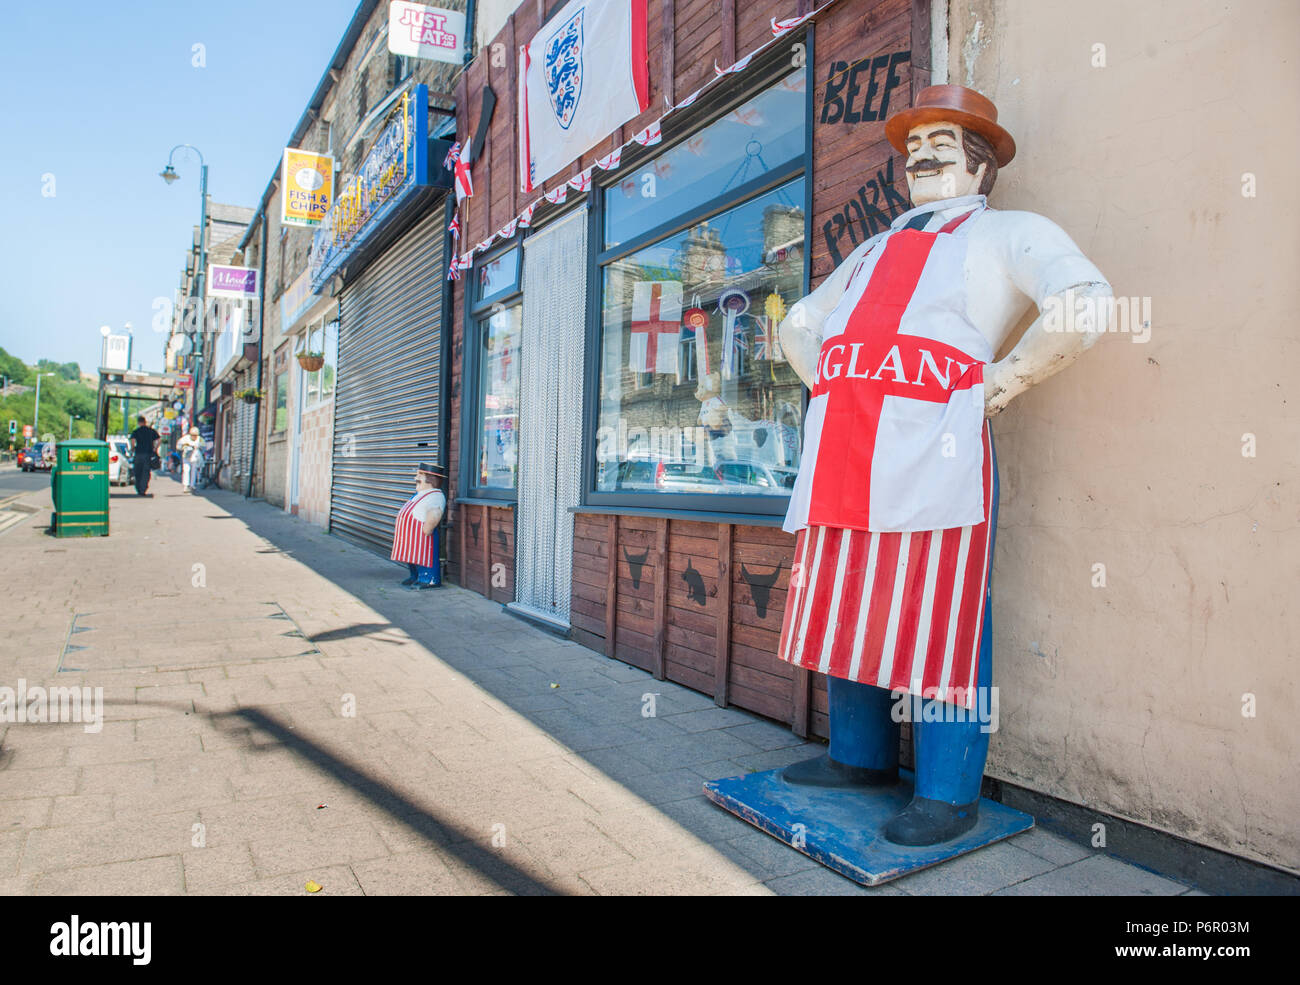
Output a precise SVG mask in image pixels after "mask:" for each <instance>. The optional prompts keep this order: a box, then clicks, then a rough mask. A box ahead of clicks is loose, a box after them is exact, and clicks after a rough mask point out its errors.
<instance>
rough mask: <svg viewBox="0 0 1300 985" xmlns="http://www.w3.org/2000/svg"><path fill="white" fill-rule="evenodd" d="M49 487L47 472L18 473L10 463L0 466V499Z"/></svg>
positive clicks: (48, 474)
mask: <svg viewBox="0 0 1300 985" xmlns="http://www.w3.org/2000/svg"><path fill="white" fill-rule="evenodd" d="M49 486H50V473H48V472H19V471H18V469H16V468H14V466H13V465H12V464H10V463H5V464H4V465H3V466H0V499H8V498H9V497H10V496H14V495H18V494H20V493H31V492H39V491H40V490H42V489H48V488H49Z"/></svg>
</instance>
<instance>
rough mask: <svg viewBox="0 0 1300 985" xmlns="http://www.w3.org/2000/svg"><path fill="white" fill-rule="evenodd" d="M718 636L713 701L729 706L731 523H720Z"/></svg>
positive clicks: (714, 666)
mask: <svg viewBox="0 0 1300 985" xmlns="http://www.w3.org/2000/svg"><path fill="white" fill-rule="evenodd" d="M718 589H719V590H718V638H717V644H716V649H715V650H714V663H713V681H714V683H713V702H714V704H716V705H718V706H719V707H721V708H725V707H727V679H728V673H727V665H728V663H730V661H731V524H729V523H720V524H718Z"/></svg>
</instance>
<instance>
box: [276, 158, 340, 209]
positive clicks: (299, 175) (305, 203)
mask: <svg viewBox="0 0 1300 985" xmlns="http://www.w3.org/2000/svg"><path fill="white" fill-rule="evenodd" d="M280 188H281V189H282V190H283V195H282V196H281V200H282V202H283V210H282V211H281V213H280V224H281V225H285V226H313V227H314V226H319V225H320V224H321V223H322V222H323V221H324V220H325V215H326V213H327V212H328V211H329V207H330V198H331V196H332V195H333V192H334V158H333V157H331V156H330V155H329V154H317V153H314V152H313V151H306V150H296V149H294V148H292V147H286V148H285V149H284V164H283V165H282V167H281V169H280Z"/></svg>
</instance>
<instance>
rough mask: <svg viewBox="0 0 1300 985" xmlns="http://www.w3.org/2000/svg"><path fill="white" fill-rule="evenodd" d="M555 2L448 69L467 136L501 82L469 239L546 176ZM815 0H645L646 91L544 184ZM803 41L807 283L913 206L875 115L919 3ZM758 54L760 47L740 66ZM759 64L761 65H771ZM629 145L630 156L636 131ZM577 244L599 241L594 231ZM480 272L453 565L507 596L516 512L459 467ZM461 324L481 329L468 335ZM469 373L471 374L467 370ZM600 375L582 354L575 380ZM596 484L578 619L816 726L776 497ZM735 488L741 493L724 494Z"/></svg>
mask: <svg viewBox="0 0 1300 985" xmlns="http://www.w3.org/2000/svg"><path fill="white" fill-rule="evenodd" d="M562 6H563V0H553V2H551V3H549V4H548V3H545V0H525V2H524V3H522V4H521V5H520V6H519V7H518V8H517V9H516V10H515V12H514V14H513V15H512V16H511V17H510V19H509V20H508V22H507V23H506V26H505V28H504V29H503V30H502V31H501V33H500V34H499V35H498V36H497V37H496V38H495V39H494V41H493V42H490V43H489V44H487V45H486V46H485V47H484V48H483V50H481V51H480V52H479V54H478V56H477V58H476V59H475V60H474V61H473V63H472V64H471V65H470V66H468V68H467V70H466V71H465V73H464V74H463V75H462V77H461V79H460V82H459V84H458V86H457V90H456V105H457V107H458V108H459V109H458V120H457V130H458V133H459V134H460V137H461V139H462V140H465V139H468V138H469V137H471V136H472V135H473V134H474V133H475V132H476V130H477V128H478V126H479V117H480V113H481V112H482V108H483V106H484V101H483V98H482V93H483V90H484V87H485V86H486V87H490V88H491V89H492V91H493V93H494V94H495V96H496V99H497V103H496V106H495V110H494V111H493V115H492V117H491V121H490V126H489V128H488V131H487V139H486V142H485V144H484V147H483V151H482V156H481V157H480V158H479V159H478V160H476V161H475V162H474V165H473V181H474V192H475V194H474V196H473V197H472V198H470V199H468V200H467V201H466V202H464V203H463V204H462V206H461V212H460V218H461V223H462V236H461V243H462V247H461V248H462V249H465V248H467V246H466V245H467V244H474V243H477V242H481V241H483V240H485V239H487V238H488V237H489V236H491V235H492V234H493V233H494V232H495V231H496V230H498V229H500V228H501V227H503V226H504V225H506V224H507V223H508V222H509V221H510V220H511V219H513V218H514V217H515V216H516V215H517V214H518V213H519V212H520V211H521V210H522V209H523V208H524V206H526V205H527V204H528V203H529V202H530V201H532V199H533V197H534V196H535V195H540V192H535V193H533V195H529V196H525V194H524V193H523V192H522V191H520V189H519V177H518V143H517V142H518V133H517V122H516V121H517V113H516V105H515V103H516V94H517V91H518V87H517V77H516V75H517V71H518V61H517V52H518V48H519V45H520V44H522V43H524V42H526V41H528V40H529V39H531V38H532V37H533V35H534V33H535V32H536V31H537V30H538V29H539V28H540V27H541V25H542V24H543V23H544V22H545V19H546V16H547V15H549V14H552V13H554V12H556V11H557V10H558V9H559V8H560V7H562ZM815 6H816V4H815V3H813V2H809V0H781V2H771V0H757V2H742V3H737V2H735V0H722V2H718V0H675V2H674V0H648V28H649V30H648V35H649V67H650V82H651V102H650V108H649V110H647V111H646V112H645V113H643V114H642V115H641V116H638V117H636V118H634V119H633V120H630V121H629V122H628V123H626V124H625V125H624V126H623V127H621V128H620V130H619V131H618V132H616V133H614V134H612V135H611V137H610V139H609V140H607V141H604V142H602V143H601V144H598V145H597V146H596V147H594V148H592V150H591V151H590V152H589V153H587V154H586V155H584V156H583V157H582V158H581V159H580V160H576V161H574V162H573V163H572V166H571V167H570V168H568V169H566V170H564V171H563V172H562V173H560V174H557V175H555V176H553V177H550V178H549V179H548V180H547V181H546V183H545V186H544V190H545V191H549V190H551V189H554V188H557V187H559V186H560V185H562V184H564V183H565V182H566V181H567V180H568V179H569V178H570V177H573V176H574V175H577V174H579V173H580V172H581V171H582V170H583V169H585V168H587V167H589V166H590V165H591V164H592V163H593V162H594V161H595V160H596V159H597V158H599V157H602V156H604V155H606V154H608V153H610V152H611V151H612V150H613V149H615V148H617V147H619V146H621V145H622V144H623V143H624V141H626V140H627V139H628V138H629V137H630V136H631V135H632V134H634V133H637V132H638V131H640V130H642V129H643V128H644V127H646V126H648V125H649V124H651V123H653V122H654V121H655V120H657V119H658V118H659V117H660V116H661V115H662V114H663V113H664V110H665V108H666V106H667V105H668V104H670V103H672V102H673V101H675V100H681V99H683V98H685V97H686V96H687V95H689V94H690V93H692V92H695V91H696V90H697V89H699V88H700V86H702V85H704V84H705V83H706V82H707V81H708V80H709V79H711V78H712V77H713V74H714V68H713V66H714V63H715V62H716V63H717V64H718V65H720V66H724V67H725V66H729V65H732V64H733V63H735V62H736V61H737V59H738V58H741V57H743V56H744V55H746V54H748V53H749V52H751V51H754V50H755V49H757V48H759V47H760V46H761V45H763V44H764V43H765V42H767V41H769V40H770V39H771V37H772V30H771V20H772V18H774V17H775V18H788V17H791V16H793V15H796V14H804V13H807V12H809V11H810V10H812V9H814V7H815ZM799 43H802V44H803V45H804V46H805V47H804V49H803V50H804V51H806V52H807V53H808V54H809V55H810V56H811V75H810V76H808V83H809V84H810V85H811V87H812V98H811V99H810V100H809V102H808V109H807V113H808V120H807V121H806V130H807V132H806V140H807V142H808V145H809V147H810V153H809V155H808V157H807V158H805V160H806V161H809V162H810V167H809V168H808V169H807V170H805V173H803V174H802V181H804V182H806V183H807V186H808V188H809V189H810V191H809V192H808V200H809V205H810V207H809V208H808V209H807V215H805V216H804V217H803V220H802V223H803V227H804V229H803V231H804V240H803V242H804V243H806V244H809V246H808V248H807V250H806V251H805V252H806V254H807V256H806V259H805V260H804V264H805V277H806V282H805V284H804V285H803V289H806V290H810V289H811V288H813V287H815V286H816V285H817V284H819V283H820V282H821V280H822V279H823V278H825V277H826V276H827V275H828V274H829V273H830V272H831V271H832V270H833V269H834V268H835V266H836V265H837V264H838V263H839V262H840V260H841V259H842V258H843V257H845V256H847V255H848V254H849V253H850V252H851V251H852V250H853V248H854V247H855V246H856V245H857V244H858V243H860V242H862V241H863V239H865V238H867V237H868V236H870V235H872V234H873V233H874V232H876V231H878V230H880V229H883V228H885V227H887V226H888V224H889V222H890V220H891V219H892V218H893V217H895V216H897V215H899V214H901V213H902V212H903V211H906V209H907V208H908V204H907V187H906V182H905V180H904V175H903V172H902V162H901V160H898V159H897V156H896V155H895V153H894V151H893V150H892V148H891V147H890V146H889V145H888V143H887V142H886V141H885V137H884V118H885V115H886V114H887V113H889V112H893V111H896V110H898V109H901V108H904V107H905V106H907V105H910V103H911V101H912V99H913V98H914V96H915V93H916V92H917V91H919V89H920V88H923V87H924V86H926V85H928V84H929V81H930V71H929V61H930V3H929V0H880V2H869V0H838V2H837V3H835V4H834V5H832V6H831V7H829V8H828V9H826V10H825V11H823V12H822V13H820V14H819V15H818V16H817V17H816V18H815V20H814V21H812V22H810V23H809V26H808V27H807V28H806V34H805V28H800V29H799V30H798V31H796V32H794V33H792V34H790V35H787V36H786V37H785V38H783V39H781V42H779V44H778V45H774V46H773V48H777V47H783V48H784V51H785V54H784V55H782V56H780V57H784V58H787V59H789V61H788V64H798V61H797V57H798V52H796V50H795V47H794V46H795V45H796V44H799ZM497 45H500V46H501V47H496V46H497ZM494 51H496V53H497V55H496V57H494V56H493V52H494ZM757 68H758V62H757V61H756V63H755V65H753V66H751V70H754V69H757ZM757 74H758V75H762V72H761V71H759V72H758V73H757ZM767 78H768V79H769V80H770V79H771V78H772V76H771V72H770V71H769V72H768V74H767ZM759 82H761V80H760V79H758V78H756V77H755V73H754V72H753V71H746V72H740V73H737V74H736V75H734V76H730V77H728V78H727V79H724V80H723V81H722V82H720V83H718V84H717V85H715V86H713V87H711V88H710V90H709V91H708V98H707V99H704V100H701V102H702V103H705V104H706V105H704V106H702V107H692V110H691V112H692V113H695V111H696V110H697V109H698V110H699V112H698V113H695V115H694V116H693V117H690V118H687V117H685V112H683V114H682V116H683V118H684V119H686V120H687V122H688V123H689V125H690V127H691V129H692V131H694V130H698V129H699V128H701V127H703V126H705V125H707V124H709V123H711V122H713V121H714V120H715V119H717V118H718V117H719V115H720V114H721V113H723V112H725V111H728V110H730V109H732V108H734V107H735V106H737V105H738V104H740V103H741V102H743V101H744V100H745V99H747V98H749V97H751V96H753V95H754V94H755V92H756V90H755V88H754V87H755V85H756V83H759ZM670 119H673V118H670ZM683 136H684V135H683V133H682V131H681V129H680V126H677V127H670V126H669V125H668V122H667V121H665V125H664V141H663V143H662V144H661V145H660V146H658V147H653V148H650V149H649V151H648V152H643V153H642V154H640V155H638V156H637V158H636V160H635V164H636V165H638V166H639V165H640V164H641V163H643V162H644V161H646V160H651V159H653V158H654V157H655V156H656V155H659V154H662V153H664V152H665V151H666V150H669V149H670V148H671V147H672V146H673V145H674V144H675V143H677V142H678V141H679V140H680V139H682V137H683ZM624 155H625V159H626V158H627V156H628V150H626V149H625V151H624ZM630 170H632V169H631V168H628V167H625V168H624V169H623V172H624V173H626V172H629V171H630ZM620 177H621V175H620ZM620 177H615V178H614V179H613V180H614V181H615V182H617V181H619V180H620ZM602 178H603V172H601V171H600V170H596V171H594V172H593V180H592V185H593V187H592V191H591V192H589V193H588V195H587V200H588V201H589V203H590V204H591V206H593V207H594V205H595V200H596V196H598V195H599V194H600V193H601V189H600V187H599V182H600V181H601V179H602ZM569 195H570V198H569V204H570V205H572V204H573V202H574V200H575V199H581V198H582V196H581V195H579V194H577V193H575V192H573V191H572V190H570V192H569ZM558 211H559V209H557V208H555V207H554V206H548V205H543V207H542V208H541V209H539V210H538V212H537V214H536V215H535V216H534V218H533V226H534V227H535V228H538V227H542V226H543V225H544V224H545V223H546V221H547V220H548V218H550V216H551V215H553V214H556V213H557V212H558ZM588 249H589V253H591V254H593V255H594V254H596V253H599V251H600V249H601V244H600V243H599V242H595V243H592V244H591V245H590V246H589V248H588ZM593 264H594V261H593ZM592 269H593V272H594V270H595V268H594V266H593V268H592ZM474 281H475V274H474V273H471V272H467V273H466V276H465V277H464V278H463V279H462V280H461V281H459V282H457V283H456V285H455V289H454V312H453V318H452V326H453V328H452V351H451V362H452V365H451V400H450V403H451V427H450V428H449V429H448V441H449V449H448V451H449V455H448V462H449V465H450V471H451V475H450V481H449V489H450V490H451V493H452V495H451V497H450V498H451V499H452V502H453V506H452V508H451V515H450V523H451V531H450V533H451V536H450V537H449V538H448V550H447V553H448V569H449V570H448V573H449V575H450V577H452V578H453V579H454V580H456V581H458V582H459V583H460V584H461V585H463V586H465V587H467V588H470V589H472V590H475V591H478V592H481V593H482V594H483V595H485V596H486V597H488V598H490V599H493V600H495V601H499V602H503V603H504V602H510V601H512V600H513V599H514V591H515V585H514V566H515V538H516V536H519V537H525V536H527V535H528V534H527V531H523V530H518V531H517V530H516V529H515V516H514V512H515V510H514V504H513V503H512V502H510V501H508V500H501V501H495V502H493V501H486V500H483V499H478V498H471V499H469V501H468V502H466V501H457V499H456V497H457V496H460V497H465V496H466V495H467V490H468V489H469V484H468V483H467V482H465V481H463V478H464V477H463V476H462V475H461V474H460V472H461V464H460V463H461V461H462V456H461V450H462V443H463V442H466V441H469V442H471V443H472V442H474V441H475V435H474V428H475V427H476V426H477V411H476V410H475V409H474V408H472V407H471V408H469V414H470V416H469V418H466V416H465V414H464V413H463V412H462V411H463V409H464V408H463V405H462V400H463V397H464V396H465V393H466V387H465V383H466V379H465V378H464V377H465V362H466V360H465V353H466V333H467V330H468V331H471V332H474V331H475V330H474V328H473V325H472V323H471V322H470V321H469V320H468V319H467V317H466V307H465V306H466V291H472V290H473V286H472V285H473V283H474ZM599 283H600V282H599V278H598V276H597V278H595V279H592V278H591V277H590V276H589V279H588V292H592V291H597V292H598V291H599V290H600V288H599ZM599 309H600V305H599V304H596V303H592V304H589V309H588V311H589V314H588V333H587V340H588V346H591V347H595V348H599V347H600V345H601V341H600V335H599V333H600V324H599V319H600V313H599ZM472 341H473V342H474V344H478V341H477V335H476V334H475V335H474V336H472ZM522 358H524V359H526V358H527V354H526V353H525V354H523V356H522ZM470 383H471V390H473V384H474V381H473V380H471V381H470ZM600 385H601V383H600V380H599V379H592V378H591V374H590V373H589V374H588V378H587V383H586V386H587V387H588V388H598V387H599V386H600ZM805 399H806V396H805ZM595 425H596V421H595V419H594V415H593V414H591V413H588V414H587V418H586V421H585V427H584V431H585V434H586V440H587V442H588V443H592V442H593V441H594V440H595V439H594V437H593V435H594V430H595ZM591 491H592V487H591V485H590V483H589V484H588V487H587V489H586V490H585V491H584V494H583V500H582V502H583V504H584V505H583V506H581V507H579V508H578V511H577V513H576V515H575V517H574V528H573V562H572V600H571V612H570V624H571V630H570V632H571V635H572V637H573V638H574V639H576V640H578V641H579V642H582V643H583V644H585V645H587V646H590V647H592V648H593V649H596V650H600V651H602V652H604V653H606V654H608V655H610V656H613V657H616V658H618V659H620V660H623V661H625V662H627V663H630V664H633V665H635V666H637V667H641V668H643V669H645V670H647V671H650V672H652V673H653V674H654V675H655V676H656V677H658V678H661V679H668V680H671V681H675V682H678V683H681V684H684V685H686V686H688V687H691V688H694V689H696V690H699V691H701V692H704V693H706V694H709V695H711V696H713V697H714V699H715V701H716V702H717V703H718V704H719V705H734V706H737V707H741V708H746V709H749V710H752V711H755V712H758V713H760V714H762V715H765V716H768V717H770V718H773V719H776V720H779V721H783V722H787V723H789V724H790V725H791V726H792V727H793V729H794V730H795V731H796V732H797V733H798V734H800V735H808V734H814V735H825V734H826V695H825V682H824V679H822V678H821V676H820V675H817V674H810V673H809V672H806V671H803V670H797V669H795V668H792V667H790V666H789V665H788V664H785V663H783V662H781V661H780V660H778V659H777V657H776V650H777V644H778V640H779V637H780V632H781V624H782V619H783V617H784V614H785V602H786V591H787V588H788V585H789V580H790V574H791V563H792V561H793V555H794V537H793V535H790V534H787V533H785V532H784V531H782V530H781V529H780V526H779V523H780V516H779V515H776V514H773V515H771V516H754V515H752V514H749V513H738V514H737V516H736V518H735V520H734V521H729V520H728V519H727V517H726V515H725V513H723V510H718V509H715V510H713V511H711V512H708V513H704V512H701V513H697V514H695V515H694V516H693V515H692V514H691V513H690V512H689V511H685V510H681V509H676V508H674V503H673V502H671V500H672V499H673V497H672V496H671V495H669V496H664V497H662V498H663V499H664V502H663V503H662V508H659V509H656V508H655V507H654V506H646V505H645V501H644V499H642V500H641V501H639V502H638V504H637V506H636V507H635V508H627V509H621V508H618V507H612V508H611V507H609V506H607V505H606V506H601V507H598V508H592V509H587V508H586V506H587V504H588V497H589V494H590V492H591ZM782 502H784V500H782ZM655 505H656V506H657V505H658V504H655ZM733 507H734V499H733V502H732V504H729V505H728V506H727V507H724V508H723V509H724V510H729V509H732V508H733Z"/></svg>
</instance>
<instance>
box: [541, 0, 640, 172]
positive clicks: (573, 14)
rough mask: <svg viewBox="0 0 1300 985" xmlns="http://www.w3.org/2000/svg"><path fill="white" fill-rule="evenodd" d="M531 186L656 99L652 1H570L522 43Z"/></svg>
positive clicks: (582, 152) (579, 155)
mask: <svg viewBox="0 0 1300 985" xmlns="http://www.w3.org/2000/svg"><path fill="white" fill-rule="evenodd" d="M518 105H519V183H520V186H521V188H522V189H523V190H524V191H525V192H532V191H535V190H536V189H537V188H539V187H541V184H542V182H543V181H545V180H546V179H547V178H549V177H551V176H552V175H553V174H555V173H556V172H558V171H559V170H560V169H561V168H563V167H564V166H565V165H567V164H569V163H570V162H572V161H574V160H575V159H577V158H579V157H581V156H582V155H583V154H585V153H586V152H587V151H589V150H591V148H592V147H594V146H596V144H598V143H600V142H601V141H602V140H606V139H608V138H609V135H610V134H611V133H613V132H614V131H615V130H617V129H618V128H619V127H620V126H622V125H623V124H624V123H626V122H627V121H628V120H630V119H632V117H634V116H636V115H637V114H639V113H643V112H644V111H645V110H646V109H648V108H649V106H650V68H649V62H648V60H647V49H646V0H570V2H569V3H567V4H565V5H564V7H563V9H561V10H560V12H559V13H557V14H555V15H553V16H552V17H551V19H550V20H549V21H547V23H546V26H545V27H543V28H542V29H541V30H540V31H538V32H537V34H535V35H534V36H533V39H532V40H531V41H529V42H528V44H526V45H522V46H521V47H520V49H519V103H518Z"/></svg>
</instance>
